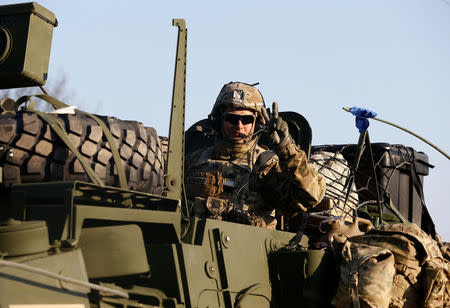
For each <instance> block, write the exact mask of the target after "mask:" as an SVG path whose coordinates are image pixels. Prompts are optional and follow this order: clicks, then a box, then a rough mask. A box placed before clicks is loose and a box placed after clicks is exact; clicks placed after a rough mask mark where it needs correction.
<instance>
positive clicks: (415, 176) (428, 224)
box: [410, 153, 436, 239]
mask: <svg viewBox="0 0 450 308" xmlns="http://www.w3.org/2000/svg"><path fill="white" fill-rule="evenodd" d="M416 162H417V160H416V158H415V156H414V153H413V159H412V161H411V168H410V172H411V173H410V174H411V181H412V183H413V185H414V188H415V189H416V191H417V194H418V195H419V198H420V202H421V204H422V222H421V226H420V227H421V228H422V229H423V230H424V231H425V232H426V233H428V234H429V235H430V236H431V237H432V238H433V239H436V226H435V225H434V222H433V219H432V218H431V215H430V213H429V212H428V209H427V206H426V205H425V196H424V194H423V185H422V181H421V180H420V177H419V173H418V172H417V168H416Z"/></svg>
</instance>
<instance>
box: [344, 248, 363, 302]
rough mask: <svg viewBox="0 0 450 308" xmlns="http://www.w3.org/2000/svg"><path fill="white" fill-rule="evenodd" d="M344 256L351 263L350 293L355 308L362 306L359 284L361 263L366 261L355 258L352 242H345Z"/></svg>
mask: <svg viewBox="0 0 450 308" xmlns="http://www.w3.org/2000/svg"><path fill="white" fill-rule="evenodd" d="M343 253H344V258H345V259H346V261H347V262H349V263H350V273H349V275H350V277H349V279H348V286H347V287H348V290H349V291H350V295H351V297H352V304H353V308H360V305H359V292H358V285H359V279H358V278H359V277H358V276H359V274H358V270H359V265H360V264H362V263H363V262H364V261H361V260H359V258H355V257H354V256H353V255H352V251H351V247H350V242H349V241H346V242H345V244H344V251H343Z"/></svg>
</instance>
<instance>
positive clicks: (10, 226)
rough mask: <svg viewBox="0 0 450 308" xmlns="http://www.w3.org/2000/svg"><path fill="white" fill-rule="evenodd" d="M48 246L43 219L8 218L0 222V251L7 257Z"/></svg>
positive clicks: (36, 250) (43, 248)
mask: <svg viewBox="0 0 450 308" xmlns="http://www.w3.org/2000/svg"><path fill="white" fill-rule="evenodd" d="M49 248H50V245H49V240H48V230H47V225H46V224H45V221H24V222H20V221H17V220H13V219H9V220H7V221H3V222H0V253H1V254H6V255H7V256H8V257H14V256H21V255H28V254H34V253H39V252H44V251H47V250H48V249H49Z"/></svg>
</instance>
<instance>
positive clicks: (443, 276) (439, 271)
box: [423, 267, 450, 308]
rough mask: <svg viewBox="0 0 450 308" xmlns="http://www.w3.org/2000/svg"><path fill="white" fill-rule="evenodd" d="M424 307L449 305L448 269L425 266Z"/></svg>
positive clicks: (449, 279) (449, 285) (449, 281)
mask: <svg viewBox="0 0 450 308" xmlns="http://www.w3.org/2000/svg"><path fill="white" fill-rule="evenodd" d="M423 282H424V283H423V284H424V293H425V294H424V295H425V302H424V307H427V308H431V307H449V306H450V277H449V271H446V270H445V269H443V268H434V267H426V268H425V269H424V278H423Z"/></svg>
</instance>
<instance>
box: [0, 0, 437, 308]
mask: <svg viewBox="0 0 450 308" xmlns="http://www.w3.org/2000/svg"><path fill="white" fill-rule="evenodd" d="M173 25H174V26H176V27H178V43H177V54H176V66H175V75H174V85H173V101H172V113H171V121H170V132H169V136H168V138H163V137H159V136H158V135H157V134H156V131H155V130H154V129H152V128H148V127H144V126H143V125H142V124H141V123H138V122H135V121H121V120H119V119H115V118H111V117H106V116H98V115H92V114H89V113H86V112H83V111H81V110H73V109H71V108H70V107H68V106H66V105H65V104H64V103H62V102H60V101H59V100H57V99H56V98H53V97H51V96H50V95H48V94H47V93H46V92H45V89H44V88H43V87H42V86H43V85H44V84H45V82H46V80H47V70H48V62H49V54H50V45H51V39H52V31H53V28H54V27H56V26H57V21H56V18H55V15H54V14H53V13H52V12H50V11H49V10H47V9H45V8H43V7H42V6H40V5H39V4H37V3H24V4H16V5H6V6H0V88H2V89H5V88H19V87H27V86H39V87H41V89H42V91H43V92H44V93H43V94H41V95H32V96H24V97H21V98H19V99H17V101H15V100H13V99H10V98H3V99H2V100H1V101H0V111H1V113H2V114H1V116H0V175H1V176H0V183H1V188H0V189H1V190H0V219H1V223H0V307H11V308H13V307H15V308H19V307H71V308H75V307H294V306H295V307H327V306H330V303H331V299H332V297H333V296H334V294H335V292H336V288H337V284H338V277H339V275H338V266H337V263H336V261H335V258H334V256H333V253H332V252H331V250H330V249H329V248H328V246H327V244H326V242H327V240H326V238H327V235H328V234H329V232H330V230H334V229H336V228H340V229H346V230H347V231H348V230H350V231H351V232H356V233H355V234H361V233H363V232H362V231H364V230H367V229H370V228H372V226H378V225H380V224H382V223H386V222H387V223H389V222H399V221H400V222H406V221H410V222H415V223H417V224H418V225H419V226H421V227H422V228H423V229H424V230H425V231H426V232H427V233H429V234H432V235H434V234H435V230H434V225H433V222H432V220H431V218H430V216H429V214H428V212H427V210H426V207H425V203H424V198H423V188H422V179H423V176H425V175H427V174H428V168H430V167H431V165H430V164H429V163H428V158H427V156H426V155H425V154H424V153H421V152H416V151H415V150H413V149H411V148H409V147H406V146H403V145H390V144H384V143H383V144H372V145H371V144H370V140H369V136H368V132H367V131H365V132H363V133H361V137H360V142H359V144H353V145H332V146H330V145H325V146H311V129H310V127H309V124H308V122H307V121H306V120H305V119H304V118H303V117H302V116H301V115H299V114H298V113H295V112H284V113H281V115H282V117H283V118H285V119H286V120H287V121H288V124H289V127H290V131H291V134H292V136H293V138H294V139H295V140H296V142H297V143H298V144H299V145H300V146H301V148H302V149H305V150H306V151H307V152H308V155H310V157H311V161H312V162H313V163H314V164H315V165H316V167H317V169H318V170H319V172H321V173H322V175H323V176H324V177H326V179H327V185H328V187H327V193H326V198H325V202H322V203H321V205H320V206H319V207H318V208H317V209H316V210H315V212H312V213H309V216H307V220H306V221H307V224H306V226H305V225H304V224H303V225H300V227H299V226H298V227H299V230H296V229H295V228H294V227H292V226H288V225H287V224H286V225H285V224H283V223H282V224H281V225H280V227H279V230H267V229H263V228H257V227H253V226H248V225H243V224H237V223H232V222H226V221H219V220H211V219H199V218H197V217H191V216H190V211H189V209H188V208H187V202H186V200H185V194H184V187H183V186H184V185H183V165H184V162H183V159H184V156H185V151H186V152H187V153H189V152H192V151H193V150H194V149H197V148H199V147H200V146H204V145H206V144H207V143H208V142H211V140H212V139H211V138H212V137H211V136H212V132H211V130H212V129H211V127H210V126H209V124H208V120H206V119H205V120H202V121H199V122H197V123H196V124H194V125H193V126H192V127H191V128H189V129H188V130H187V131H186V144H185V128H184V108H185V77H186V76H185V65H186V34H187V29H186V26H185V22H184V20H182V19H175V20H173ZM36 99H40V100H44V101H46V102H47V103H48V104H50V105H52V106H53V107H54V108H55V112H53V113H47V112H41V111H39V110H34V109H33V104H34V101H35V100H36ZM185 149H186V150H185ZM280 221H283V217H280ZM361 230H362V231H361ZM297 231H298V232H297Z"/></svg>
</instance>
